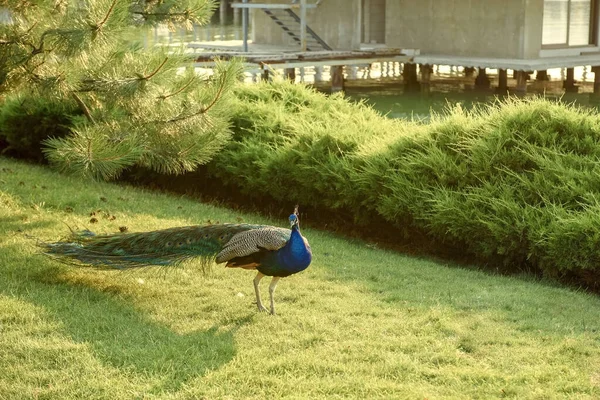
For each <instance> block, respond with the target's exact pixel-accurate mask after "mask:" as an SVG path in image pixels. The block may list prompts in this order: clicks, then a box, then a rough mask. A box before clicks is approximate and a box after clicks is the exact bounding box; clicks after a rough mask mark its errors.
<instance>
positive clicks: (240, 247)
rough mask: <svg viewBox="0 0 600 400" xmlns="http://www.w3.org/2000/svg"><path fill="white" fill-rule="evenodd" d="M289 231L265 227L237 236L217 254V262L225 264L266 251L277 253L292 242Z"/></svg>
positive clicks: (240, 233)
mask: <svg viewBox="0 0 600 400" xmlns="http://www.w3.org/2000/svg"><path fill="white" fill-rule="evenodd" d="M290 234H291V231H290V230H289V229H283V228H276V227H272V226H263V227H259V228H256V229H251V230H247V231H243V232H239V233H237V234H235V235H234V236H233V237H232V238H231V239H230V240H229V241H228V242H227V243H226V244H225V246H224V247H223V249H222V250H221V251H220V252H219V254H217V257H216V262H217V263H223V262H226V261H229V260H231V259H233V258H238V257H245V256H249V255H251V254H253V253H256V252H258V251H260V250H261V249H264V250H272V251H276V250H279V249H280V248H282V247H283V246H285V244H286V243H287V241H288V240H290Z"/></svg>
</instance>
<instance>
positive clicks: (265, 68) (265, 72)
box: [260, 64, 271, 82]
mask: <svg viewBox="0 0 600 400" xmlns="http://www.w3.org/2000/svg"><path fill="white" fill-rule="evenodd" d="M261 67H262V74H261V76H260V79H261V80H262V81H263V82H268V81H269V80H270V79H271V76H270V74H269V66H268V65H266V64H262V65H261Z"/></svg>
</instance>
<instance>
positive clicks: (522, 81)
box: [515, 71, 529, 94]
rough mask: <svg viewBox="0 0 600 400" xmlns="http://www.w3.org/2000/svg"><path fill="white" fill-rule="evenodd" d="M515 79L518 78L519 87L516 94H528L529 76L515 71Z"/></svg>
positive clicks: (516, 88) (523, 72)
mask: <svg viewBox="0 0 600 400" xmlns="http://www.w3.org/2000/svg"><path fill="white" fill-rule="evenodd" d="M515 77H516V78H517V86H516V87H515V92H517V93H519V94H525V93H527V79H528V77H529V74H528V73H527V72H525V71H515Z"/></svg>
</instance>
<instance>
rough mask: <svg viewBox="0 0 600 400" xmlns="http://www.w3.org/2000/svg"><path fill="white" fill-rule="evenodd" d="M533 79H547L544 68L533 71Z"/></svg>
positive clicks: (546, 72)
mask: <svg viewBox="0 0 600 400" xmlns="http://www.w3.org/2000/svg"><path fill="white" fill-rule="evenodd" d="M535 80H536V81H549V80H550V77H549V76H548V71H546V70H539V71H537V72H536V73H535Z"/></svg>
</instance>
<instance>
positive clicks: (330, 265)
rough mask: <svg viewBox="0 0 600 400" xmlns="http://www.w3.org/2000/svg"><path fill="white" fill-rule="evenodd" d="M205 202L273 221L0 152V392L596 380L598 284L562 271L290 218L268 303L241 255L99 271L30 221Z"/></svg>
mask: <svg viewBox="0 0 600 400" xmlns="http://www.w3.org/2000/svg"><path fill="white" fill-rule="evenodd" d="M290 211H291V210H290ZM92 212H95V213H96V215H95V218H96V219H97V220H98V222H96V223H91V222H90V218H91V217H90V213H92ZM113 216H114V217H115V218H112V217H113ZM208 219H210V220H212V221H221V222H225V221H230V222H236V221H239V220H243V221H245V222H252V223H268V224H274V225H279V226H286V223H287V221H286V220H285V219H282V220H279V219H268V218H265V217H264V216H259V215H248V214H239V213H237V212H234V211H231V210H228V209H225V208H219V207H216V206H213V205H207V204H202V203H198V202H197V201H194V200H193V199H190V198H185V197H176V196H169V195H164V194H157V193H153V192H149V191H144V190H139V189H134V188H130V187H124V186H120V185H115V184H104V183H94V182H89V181H82V180H78V179H75V178H70V177H65V176H62V175H59V174H56V173H54V172H51V171H49V170H47V169H44V168H40V167H37V166H30V165H27V164H23V163H19V162H15V161H12V160H8V159H5V158H0V399H21V398H22V399H30V398H52V399H71V398H72V399H82V398H85V399H96V398H106V399H117V398H118V399H130V398H131V399H135V398H159V399H192V398H207V399H246V398H250V399H252V398H254V399H274V398H297V399H309V398H310V399H318V398H326V399H335V398H360V399H366V398H394V399H396V398H410V399H424V398H427V399H444V398H456V399H465V398H481V399H489V398H518V399H552V398H566V397H568V398H575V399H587V398H589V399H592V398H600V299H599V298H598V297H596V296H593V295H589V294H586V293H583V292H577V291H574V290H572V289H569V288H564V287H557V286H553V285H550V284H547V283H544V282H537V281H535V280H533V279H528V278H519V277H502V276H493V275H490V274H489V273H483V272H478V271H476V270H473V269H464V268H460V267H458V266H455V265H448V264H444V263H440V262H436V261H431V260H426V259H422V258H414V257H408V256H405V255H402V254H397V253H394V252H390V251H383V250H379V249H377V246H376V245H373V244H368V243H363V242H360V241H348V240H344V239H342V238H340V237H336V236H334V235H332V234H329V233H327V232H322V231H317V230H314V229H311V227H310V225H311V221H310V219H305V220H303V221H302V226H303V233H304V235H305V236H307V237H308V239H309V240H310V243H311V246H312V248H313V252H314V261H313V264H312V265H311V266H310V268H309V269H308V270H307V271H305V272H303V273H301V274H299V275H296V276H292V277H290V278H286V279H283V280H282V281H281V282H280V284H279V286H278V288H277V294H276V295H277V297H276V300H277V305H278V313H279V315H277V316H270V315H266V314H260V313H258V312H257V311H256V306H255V304H254V295H253V288H252V283H251V280H252V278H253V277H254V274H253V273H251V272H248V271H244V270H237V269H228V270H225V269H224V268H221V267H216V268H213V272H212V273H211V274H209V275H208V276H203V275H202V274H201V273H200V267H199V266H197V265H194V264H193V263H191V264H189V265H186V266H185V267H184V268H173V269H165V268H162V269H153V268H150V269H146V270H130V271H125V272H122V271H100V270H95V269H91V268H81V267H74V266H68V265H63V264H60V263H58V262H56V261H53V260H51V259H48V258H46V257H44V256H41V255H39V254H38V251H37V249H36V246H35V240H34V239H32V238H31V237H35V238H39V239H41V240H46V241H53V240H57V239H59V238H61V237H64V236H66V235H67V234H68V232H69V228H68V226H70V227H73V228H80V229H83V228H89V229H91V230H94V231H96V232H99V233H113V232H117V231H118V229H119V227H120V226H127V227H128V228H129V231H145V230H153V229H160V228H167V227H173V226H183V225H189V224H201V223H203V222H205V221H206V220H208ZM266 283H267V281H264V282H263V297H267V298H268V295H267V290H266V287H267V284H266Z"/></svg>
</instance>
